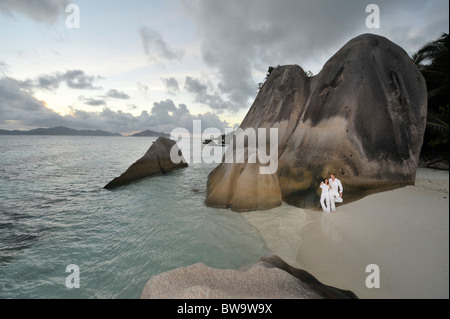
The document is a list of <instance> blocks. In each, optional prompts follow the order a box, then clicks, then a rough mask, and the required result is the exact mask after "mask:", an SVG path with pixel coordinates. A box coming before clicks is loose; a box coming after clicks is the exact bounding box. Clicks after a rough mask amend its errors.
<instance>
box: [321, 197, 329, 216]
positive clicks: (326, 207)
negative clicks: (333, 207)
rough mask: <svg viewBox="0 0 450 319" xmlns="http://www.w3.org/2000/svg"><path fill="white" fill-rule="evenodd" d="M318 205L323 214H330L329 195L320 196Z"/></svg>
mask: <svg viewBox="0 0 450 319" xmlns="http://www.w3.org/2000/svg"><path fill="white" fill-rule="evenodd" d="M320 205H321V206H322V209H323V211H324V212H325V213H329V212H330V194H322V196H320Z"/></svg>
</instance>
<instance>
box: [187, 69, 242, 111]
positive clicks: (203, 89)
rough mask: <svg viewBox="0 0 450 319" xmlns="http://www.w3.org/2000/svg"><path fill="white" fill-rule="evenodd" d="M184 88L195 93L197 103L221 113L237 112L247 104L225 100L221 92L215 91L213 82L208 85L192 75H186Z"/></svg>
mask: <svg viewBox="0 0 450 319" xmlns="http://www.w3.org/2000/svg"><path fill="white" fill-rule="evenodd" d="M184 89H185V90H187V91H188V92H190V93H193V94H194V95H195V101H196V102H197V103H201V104H203V105H206V106H209V107H210V108H211V109H213V110H215V111H217V112H219V113H222V112H223V111H231V112H236V111H238V110H239V109H240V108H241V107H244V106H246V105H241V104H239V103H235V102H233V101H226V100H224V99H223V97H222V95H221V94H220V93H219V92H214V88H213V87H212V84H209V86H208V85H206V84H204V83H202V82H201V81H200V80H198V79H194V78H192V77H190V76H188V77H186V80H185V83H184Z"/></svg>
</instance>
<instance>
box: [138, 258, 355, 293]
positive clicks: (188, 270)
mask: <svg viewBox="0 0 450 319" xmlns="http://www.w3.org/2000/svg"><path fill="white" fill-rule="evenodd" d="M357 298H358V297H357V296H356V295H355V294H354V293H353V292H351V291H347V290H342V289H338V288H334V287H331V286H327V285H324V284H322V283H321V282H320V281H318V280H317V279H316V278H315V277H313V276H312V275H311V274H309V273H308V272H306V271H304V270H300V269H296V268H293V267H291V266H289V265H288V264H286V263H285V262H284V261H283V260H282V259H281V258H279V257H277V256H272V257H268V258H261V260H260V261H259V262H257V263H255V264H252V265H248V266H245V267H243V268H241V269H239V270H230V269H214V268H211V267H208V266H206V265H204V264H195V265H192V266H188V267H184V268H178V269H175V270H172V271H168V272H164V273H162V274H159V275H157V276H153V277H152V278H151V279H150V280H149V281H148V282H147V284H146V285H145V287H144V289H143V291H142V294H141V299H357Z"/></svg>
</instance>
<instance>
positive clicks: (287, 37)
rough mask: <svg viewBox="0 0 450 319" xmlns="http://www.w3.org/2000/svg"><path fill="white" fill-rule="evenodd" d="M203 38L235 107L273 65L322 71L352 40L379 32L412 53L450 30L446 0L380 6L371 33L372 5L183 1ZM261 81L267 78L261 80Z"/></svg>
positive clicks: (366, 0)
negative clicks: (376, 24) (259, 75)
mask: <svg viewBox="0 0 450 319" xmlns="http://www.w3.org/2000/svg"><path fill="white" fill-rule="evenodd" d="M180 2H181V3H182V5H183V6H184V8H185V9H186V12H187V13H188V14H189V16H190V17H191V18H192V20H193V22H194V24H195V25H196V27H197V31H198V33H199V36H200V38H201V52H202V57H203V60H204V62H205V63H206V64H207V65H208V66H209V67H211V68H213V69H214V70H216V71H217V74H218V77H219V79H218V82H219V83H218V85H217V88H218V90H219V93H220V95H221V96H223V94H226V95H227V97H228V99H229V101H230V102H231V105H233V106H235V107H239V108H245V107H248V106H249V102H250V101H249V100H250V99H253V98H254V93H255V89H256V86H257V81H255V80H254V74H255V72H259V73H262V74H264V72H265V71H266V70H267V68H268V66H276V65H279V64H280V65H283V64H299V65H300V66H302V67H303V68H304V69H305V71H307V70H312V71H313V72H314V73H317V72H319V71H320V69H321V68H322V66H323V64H324V63H325V62H326V61H327V60H328V59H329V58H330V57H331V56H332V54H334V53H335V52H336V51H337V50H338V49H339V48H340V47H342V46H343V45H344V44H345V43H346V42H347V41H349V40H350V39H351V38H353V37H355V36H357V35H359V34H361V33H368V32H370V33H377V34H380V35H383V36H386V37H388V38H390V39H391V40H392V41H394V42H395V43H397V44H399V45H400V46H402V47H403V48H404V49H405V50H406V51H407V52H408V53H412V51H413V50H416V49H418V48H419V47H420V46H422V45H424V44H425V43H426V42H428V41H430V40H433V39H434V38H435V37H437V36H439V35H440V33H442V32H444V31H445V30H448V1H439V0H437V1H428V2H427V3H426V5H425V4H424V2H423V1H420V0H397V1H389V0H379V1H377V2H376V3H377V4H378V5H379V7H380V12H381V28H380V29H367V28H366V25H365V21H366V18H367V16H368V13H366V11H365V9H366V6H367V5H368V4H370V3H373V1H370V0H346V1H335V0H314V1H298V0H280V1H272V0H246V1H241V0H229V1H222V0H209V1H202V0H180ZM261 80H262V78H261Z"/></svg>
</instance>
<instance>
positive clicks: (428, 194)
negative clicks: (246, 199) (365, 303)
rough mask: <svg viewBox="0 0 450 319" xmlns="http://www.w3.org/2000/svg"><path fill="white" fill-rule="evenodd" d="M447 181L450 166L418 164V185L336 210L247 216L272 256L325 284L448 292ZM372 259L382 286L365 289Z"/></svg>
mask: <svg viewBox="0 0 450 319" xmlns="http://www.w3.org/2000/svg"><path fill="white" fill-rule="evenodd" d="M448 183H449V172H448V171H440V170H434V169H425V168H419V169H418V171H417V175H416V183H415V185H414V186H406V187H403V188H399V189H395V190H391V191H386V192H382V193H377V194H373V195H370V196H367V197H365V198H363V199H361V200H358V201H356V202H352V203H349V204H346V205H341V206H338V210H337V212H336V213H335V214H324V213H322V212H318V211H312V210H307V209H300V208H296V207H291V206H288V205H287V204H283V205H282V206H281V207H280V208H277V209H274V210H269V211H265V212H261V211H259V212H258V211H255V212H248V213H243V215H244V217H245V218H246V219H247V220H248V221H249V222H250V223H251V224H252V225H253V226H254V227H255V228H256V229H257V230H258V232H259V233H260V235H261V237H262V238H263V240H264V241H265V243H266V245H267V247H268V249H269V250H270V251H271V252H272V253H273V254H275V255H278V256H280V257H281V258H282V259H283V260H285V261H286V262H287V263H288V264H290V265H291V266H293V267H296V268H301V269H304V270H306V271H308V272H310V273H311V274H312V275H314V276H316V277H317V278H318V279H319V280H320V281H322V283H324V284H327V285H331V286H335V287H338V288H341V289H348V290H352V291H353V292H354V293H355V294H356V295H357V296H358V297H360V298H448V297H449V284H448V282H449V226H448V225H449V213H448V209H449V199H448V191H449V186H448V185H449V184H448ZM344 187H345V186H344ZM344 200H345V197H344ZM371 264H375V265H377V266H378V267H379V270H380V288H372V289H369V288H367V287H366V278H367V277H368V276H369V275H371V273H370V272H366V267H367V266H368V265H371Z"/></svg>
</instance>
